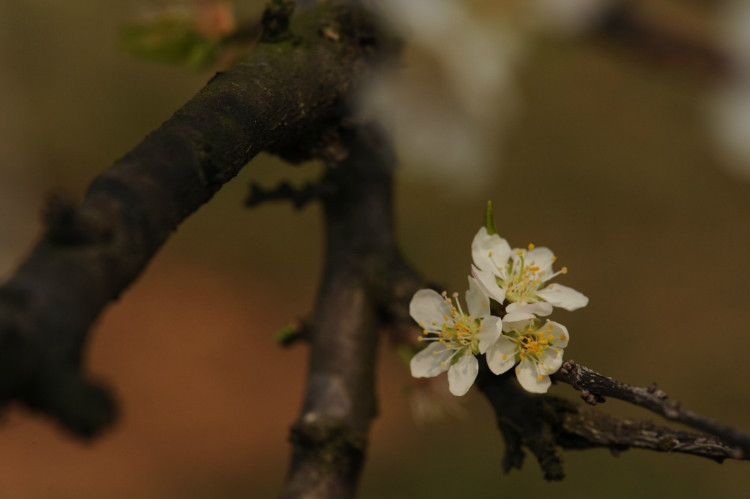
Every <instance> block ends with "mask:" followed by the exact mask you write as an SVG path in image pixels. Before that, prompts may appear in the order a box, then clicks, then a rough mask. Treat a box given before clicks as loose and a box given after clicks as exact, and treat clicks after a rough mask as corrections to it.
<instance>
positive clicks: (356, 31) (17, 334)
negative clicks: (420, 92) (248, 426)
mask: <svg viewBox="0 0 750 499" xmlns="http://www.w3.org/2000/svg"><path fill="white" fill-rule="evenodd" d="M281 3H284V2H281ZM274 19H275V24H274V25H276V26H277V27H279V30H277V31H278V32H275V36H276V35H281V34H283V33H284V32H285V30H281V27H283V26H282V25H283V23H280V22H278V19H276V18H274ZM369 19H370V18H369V17H368V16H367V15H366V14H365V13H364V12H363V11H361V10H359V9H357V8H356V7H354V6H347V5H335V4H334V5H331V4H325V5H323V6H321V7H318V8H316V9H311V10H310V11H308V12H305V14H304V15H302V14H301V15H300V16H297V17H295V18H294V19H293V21H292V23H291V31H292V33H293V35H292V36H287V37H282V38H283V40H282V41H280V42H278V43H261V44H259V45H258V47H257V48H256V49H255V50H254V51H253V52H252V53H251V54H250V55H249V56H248V57H247V58H246V59H245V60H243V61H242V62H241V63H239V64H237V65H236V66H234V67H233V68H232V69H230V70H228V71H226V72H224V73H218V74H217V75H216V76H215V77H214V78H212V79H211V80H210V81H209V82H208V84H207V85H206V87H205V88H203V89H202V90H201V91H200V92H199V93H198V94H197V95H196V96H195V97H193V98H192V99H191V100H190V101H189V102H188V103H187V104H185V106H183V107H182V108H181V109H179V110H178V111H177V112H176V113H175V114H174V116H172V118H170V119H169V120H168V121H167V122H165V123H164V124H163V125H162V126H161V127H160V128H159V129H158V130H156V131H154V132H152V133H151V134H149V135H148V136H147V137H146V138H145V139H144V141H143V142H142V143H141V144H139V145H138V146H136V147H135V149H133V150H132V151H130V152H129V153H128V154H126V155H125V156H124V157H123V158H122V159H120V160H118V161H117V162H115V164H114V165H113V166H112V167H111V168H110V169H109V170H107V171H105V172H104V173H103V174H102V175H100V176H99V177H98V178H97V179H96V180H94V182H93V183H92V184H91V186H90V187H89V189H88V192H87V193H86V196H85V199H84V200H83V203H82V205H81V206H75V205H74V204H71V203H62V204H60V203H57V202H56V203H52V204H51V205H50V207H49V209H48V215H47V216H46V219H47V221H48V227H47V230H46V232H45V233H44V234H43V236H42V237H41V240H40V241H39V242H38V243H37V245H36V247H35V248H34V249H33V250H32V252H31V254H30V255H29V257H28V258H27V259H26V261H25V262H23V263H22V265H21V266H20V268H19V269H18V271H17V272H16V273H15V275H13V276H12V277H11V279H10V280H9V281H8V282H7V283H6V284H5V285H4V286H3V287H2V288H1V289H0V409H2V408H4V407H5V406H7V404H8V403H9V402H10V401H12V400H17V401H20V402H21V403H23V404H25V405H27V406H28V407H31V408H34V409H36V410H40V411H43V412H45V413H47V414H49V415H51V416H53V417H54V418H56V419H57V420H58V421H59V422H60V423H61V424H62V425H63V426H65V427H66V428H67V429H69V430H70V431H72V432H73V433H75V434H77V435H79V436H91V435H93V434H95V433H97V432H98V431H100V430H101V429H102V428H104V427H106V426H107V425H108V424H110V423H111V422H112V421H113V419H114V415H115V411H114V405H113V402H112V399H111V396H109V395H108V394H107V391H106V390H104V389H103V388H102V387H101V386H100V385H98V384H96V383H93V382H91V381H88V380H85V379H84V377H83V376H82V374H81V373H80V371H81V363H82V357H83V348H84V346H85V343H86V337H87V334H88V330H89V328H90V327H91V325H92V324H93V322H94V321H95V320H96V318H97V317H98V315H99V314H100V313H101V311H102V310H103V309H104V307H105V306H106V305H107V304H108V303H109V302H111V301H112V300H115V299H117V297H118V296H119V295H120V294H121V293H122V291H123V290H125V289H126V288H127V287H128V286H129V285H130V284H131V283H132V282H133V281H134V280H135V279H136V278H137V276H138V275H139V274H140V273H141V271H142V270H143V269H144V267H145V266H146V264H147V263H148V261H149V260H150V259H151V258H152V257H153V256H154V254H155V253H156V251H157V250H158V249H159V248H160V247H161V245H162V244H164V242H165V241H166V239H167V238H168V237H169V235H170V234H171V233H172V232H173V231H174V230H175V228H176V227H177V225H178V224H179V223H180V222H182V221H183V220H184V219H185V218H186V217H187V216H189V215H190V214H191V213H193V212H194V211H195V210H196V209H198V208H199V207H200V206H201V205H202V204H203V203H205V202H207V201H208V200H209V199H210V198H211V197H212V196H213V195H214V193H215V192H216V191H217V190H218V189H219V188H220V187H221V186H222V185H223V184H224V183H225V182H227V181H229V180H230V179H231V178H233V177H234V176H235V175H236V174H237V173H238V172H239V170H240V169H241V168H242V167H243V166H244V165H245V164H246V163H247V162H248V161H249V160H250V159H252V158H253V157H254V156H255V155H257V154H258V153H259V152H260V151H261V150H264V149H265V150H270V151H272V152H274V151H275V152H279V153H281V154H283V155H284V156H285V157H287V158H292V159H295V160H301V159H308V158H310V157H324V158H325V157H327V155H328V154H331V153H332V151H331V149H330V148H329V147H328V145H327V144H328V143H329V142H330V141H329V139H328V137H327V136H326V133H328V131H329V130H331V129H336V127H338V125H339V123H340V122H341V119H342V113H343V106H342V105H341V104H342V103H343V102H344V101H345V100H346V96H347V95H349V93H350V92H351V91H352V88H355V87H356V86H357V82H358V81H360V80H361V79H362V78H364V77H365V75H366V72H367V68H368V66H369V65H370V64H371V63H372V62H373V61H374V60H375V59H376V58H377V57H378V56H379V54H380V53H381V52H382V49H383V46H384V45H383V44H380V41H381V39H382V37H381V36H380V34H379V33H378V31H377V29H376V28H375V26H374V25H373V24H372V23H371V22H370V21H369ZM322 27H325V28H326V33H330V32H331V30H335V32H336V35H337V36H336V37H335V39H333V38H332V37H331V36H328V35H326V34H324V33H323V32H322ZM321 144H322V145H321ZM337 152H338V151H335V150H334V151H333V153H337ZM334 155H335V154H334ZM63 393H66V394H72V396H70V397H67V396H63V395H62V394H63Z"/></svg>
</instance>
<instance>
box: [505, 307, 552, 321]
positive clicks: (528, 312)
mask: <svg viewBox="0 0 750 499" xmlns="http://www.w3.org/2000/svg"><path fill="white" fill-rule="evenodd" d="M505 311H506V312H507V315H506V316H505V317H503V320H504V321H508V322H518V321H523V320H528V319H535V318H536V317H537V316H539V315H541V316H545V315H549V314H551V313H552V305H551V304H549V303H547V302H537V303H518V302H516V303H511V304H510V305H508V306H507V307H505Z"/></svg>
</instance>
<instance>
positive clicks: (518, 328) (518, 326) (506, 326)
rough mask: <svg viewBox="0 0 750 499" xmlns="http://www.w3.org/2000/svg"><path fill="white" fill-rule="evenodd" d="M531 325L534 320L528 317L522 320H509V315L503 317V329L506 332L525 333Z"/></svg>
mask: <svg viewBox="0 0 750 499" xmlns="http://www.w3.org/2000/svg"><path fill="white" fill-rule="evenodd" d="M530 325H532V321H530V320H528V319H523V320H520V321H509V320H508V316H507V315H506V316H505V317H503V331H505V332H506V333H507V332H509V331H515V332H517V333H523V332H524V331H526V329H527V328H528V327H529V326H530Z"/></svg>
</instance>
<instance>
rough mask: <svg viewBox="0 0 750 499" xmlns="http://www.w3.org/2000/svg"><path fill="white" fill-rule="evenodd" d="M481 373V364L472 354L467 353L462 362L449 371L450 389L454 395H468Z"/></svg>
mask: <svg viewBox="0 0 750 499" xmlns="http://www.w3.org/2000/svg"><path fill="white" fill-rule="evenodd" d="M478 372H479V362H477V358H476V357H474V356H473V355H472V354H471V353H468V352H467V353H466V354H465V355H464V356H463V357H461V360H459V361H458V362H456V363H455V364H453V365H452V366H451V368H450V369H449V370H448V387H449V388H450V391H451V393H452V394H453V395H456V396H459V397H460V396H461V395H464V394H466V392H468V391H469V388H471V385H472V384H474V380H475V379H476V378H477V373H478Z"/></svg>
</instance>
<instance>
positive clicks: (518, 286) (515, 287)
mask: <svg viewBox="0 0 750 499" xmlns="http://www.w3.org/2000/svg"><path fill="white" fill-rule="evenodd" d="M533 249H534V245H533V244H529V249H528V251H531V250H533ZM528 251H527V250H525V249H516V255H517V256H518V258H515V259H512V260H510V261H508V263H506V264H505V268H504V271H505V272H504V274H505V275H506V276H507V277H506V278H505V279H503V278H501V277H498V278H497V281H498V284H499V285H500V286H501V287H502V288H503V289H505V296H506V297H507V299H508V301H509V302H519V303H535V302H538V301H539V298H538V297H537V295H536V294H537V291H539V290H540V289H541V288H543V287H544V283H545V282H546V281H549V280H550V279H552V278H553V277H555V276H557V275H560V274H567V273H568V269H567V267H563V268H562V270H560V271H558V272H555V273H553V274H551V275H547V270H542V269H541V268H540V267H539V265H536V262H534V261H533V260H532V261H530V262H529V261H527V260H528ZM555 260H556V258H555V257H552V261H553V262H554V261H555Z"/></svg>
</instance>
